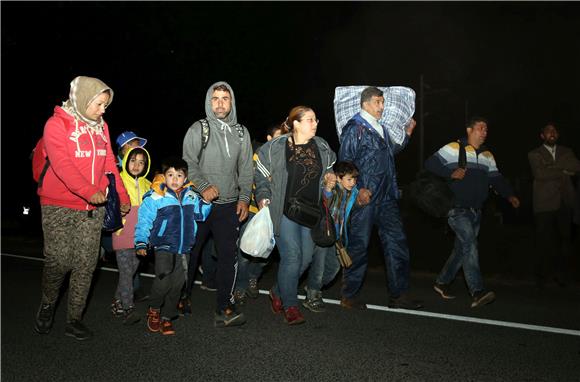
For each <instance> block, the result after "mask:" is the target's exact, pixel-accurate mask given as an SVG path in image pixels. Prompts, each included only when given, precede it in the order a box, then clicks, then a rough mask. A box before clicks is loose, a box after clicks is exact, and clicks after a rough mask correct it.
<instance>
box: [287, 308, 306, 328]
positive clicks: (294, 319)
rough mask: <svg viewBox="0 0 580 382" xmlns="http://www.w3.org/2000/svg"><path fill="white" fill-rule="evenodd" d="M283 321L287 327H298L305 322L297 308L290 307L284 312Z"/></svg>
mask: <svg viewBox="0 0 580 382" xmlns="http://www.w3.org/2000/svg"><path fill="white" fill-rule="evenodd" d="M284 321H286V323H287V324H288V325H299V324H303V323H305V322H306V320H305V319H304V316H303V315H302V313H301V312H300V309H298V307H297V306H291V307H289V308H288V309H286V310H285V311H284Z"/></svg>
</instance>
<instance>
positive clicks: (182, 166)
mask: <svg viewBox="0 0 580 382" xmlns="http://www.w3.org/2000/svg"><path fill="white" fill-rule="evenodd" d="M161 171H162V173H163V175H164V178H165V180H164V183H162V184H161V185H160V187H159V188H156V189H152V190H150V191H149V192H147V194H145V196H144V197H143V203H142V204H141V207H140V208H139V219H138V221H137V226H136V229H135V249H136V252H137V254H138V255H141V256H145V255H146V254H147V245H148V244H150V245H151V246H152V247H153V249H154V251H155V279H154V280H153V286H152V287H151V295H150V303H149V310H148V312H147V328H148V329H149V331H150V332H161V334H164V335H172V334H175V331H174V329H173V325H172V323H171V319H172V318H173V317H176V316H177V315H178V312H177V304H178V301H179V296H180V292H181V288H182V287H183V284H184V282H185V274H186V272H187V263H188V258H187V257H188V256H189V252H190V250H191V248H192V247H193V244H194V243H195V238H196V233H197V224H196V221H204V220H205V219H206V218H207V216H208V215H209V213H210V211H211V204H210V202H211V201H205V200H202V199H201V197H200V196H199V195H198V194H197V193H196V192H195V191H194V188H193V184H192V183H191V182H187V183H186V181H187V163H186V162H185V161H184V160H183V159H181V158H177V157H175V158H169V159H166V160H165V161H163V163H162V165H161ZM156 190H157V191H156Z"/></svg>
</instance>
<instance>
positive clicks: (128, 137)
mask: <svg viewBox="0 0 580 382" xmlns="http://www.w3.org/2000/svg"><path fill="white" fill-rule="evenodd" d="M133 139H138V140H139V146H140V147H143V146H145V145H146V144H147V139H145V138H141V137H138V136H137V135H135V133H134V132H132V131H124V132H122V133H121V134H120V135H119V136H118V137H117V146H119V147H121V146H123V145H124V144H126V143H127V142H129V141H132V140H133Z"/></svg>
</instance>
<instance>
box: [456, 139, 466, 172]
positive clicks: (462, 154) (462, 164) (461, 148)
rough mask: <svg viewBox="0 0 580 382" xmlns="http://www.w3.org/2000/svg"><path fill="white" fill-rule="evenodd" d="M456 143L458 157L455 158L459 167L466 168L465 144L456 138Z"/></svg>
mask: <svg viewBox="0 0 580 382" xmlns="http://www.w3.org/2000/svg"><path fill="white" fill-rule="evenodd" d="M457 143H459V159H458V160H457V165H458V167H459V168H466V167H467V153H466V152H465V145H464V144H463V142H462V141H461V140H458V141H457Z"/></svg>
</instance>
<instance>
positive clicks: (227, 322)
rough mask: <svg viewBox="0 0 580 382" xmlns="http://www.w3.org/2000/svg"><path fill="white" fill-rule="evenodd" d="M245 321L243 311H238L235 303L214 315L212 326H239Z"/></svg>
mask: <svg viewBox="0 0 580 382" xmlns="http://www.w3.org/2000/svg"><path fill="white" fill-rule="evenodd" d="M245 323H246V317H245V316H244V313H241V312H238V311H237V309H236V306H235V305H231V306H228V307H227V308H225V309H224V310H220V311H218V312H216V313H215V315H214V326H215V327H216V328H227V327H232V326H240V325H243V324H245Z"/></svg>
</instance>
